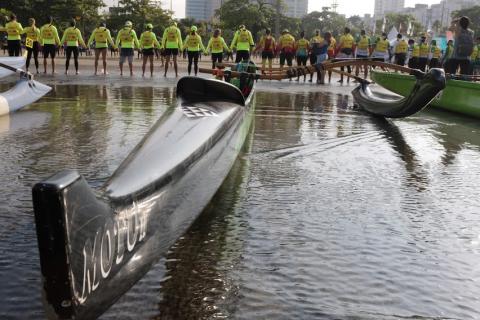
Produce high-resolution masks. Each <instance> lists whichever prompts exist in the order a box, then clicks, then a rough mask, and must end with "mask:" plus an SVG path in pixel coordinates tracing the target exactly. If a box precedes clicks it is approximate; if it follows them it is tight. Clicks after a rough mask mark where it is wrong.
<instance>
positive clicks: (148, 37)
mask: <svg viewBox="0 0 480 320" xmlns="http://www.w3.org/2000/svg"><path fill="white" fill-rule="evenodd" d="M145 29H146V30H145V31H144V32H143V33H142V34H141V35H140V47H141V49H142V55H143V64H142V77H144V76H145V67H146V65H147V60H150V77H153V56H154V55H155V48H158V49H161V46H160V43H159V42H158V40H157V36H156V35H155V33H154V32H153V31H152V30H153V25H152V24H151V23H147V25H146V26H145Z"/></svg>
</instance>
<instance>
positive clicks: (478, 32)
mask: <svg viewBox="0 0 480 320" xmlns="http://www.w3.org/2000/svg"><path fill="white" fill-rule="evenodd" d="M462 16H466V17H469V18H470V21H471V23H470V29H472V30H473V31H475V36H476V37H478V36H480V6H475V7H473V8H467V9H463V10H459V11H454V12H453V13H452V18H459V17H462Z"/></svg>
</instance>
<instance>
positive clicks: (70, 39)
mask: <svg viewBox="0 0 480 320" xmlns="http://www.w3.org/2000/svg"><path fill="white" fill-rule="evenodd" d="M60 42H61V43H62V44H63V43H67V49H66V54H67V58H66V60H65V74H68V67H69V65H70V58H71V57H72V53H73V61H74V63H75V74H78V53H79V49H78V45H79V44H80V45H81V46H83V47H86V45H85V42H84V41H83V38H82V33H81V32H80V29H78V28H77V27H76V23H75V20H72V21H71V22H70V27H68V28H67V29H65V31H64V32H63V37H62V40H61V41H60Z"/></svg>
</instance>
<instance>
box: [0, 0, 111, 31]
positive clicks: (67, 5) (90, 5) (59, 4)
mask: <svg viewBox="0 0 480 320" xmlns="http://www.w3.org/2000/svg"><path fill="white" fill-rule="evenodd" d="M1 6H2V7H3V8H4V9H6V10H9V11H11V12H14V13H15V14H16V15H17V18H18V21H19V22H20V23H22V24H23V25H27V23H28V18H31V17H32V18H35V20H36V21H37V25H39V26H41V25H43V24H44V23H46V21H47V20H48V17H49V16H52V17H53V18H54V20H55V24H57V25H58V27H59V30H60V31H62V30H63V29H64V28H65V27H66V26H67V25H68V23H69V22H70V21H71V20H72V19H73V18H76V20H77V22H78V26H79V27H80V28H82V29H83V30H84V31H85V30H90V29H93V28H95V25H96V24H97V23H98V21H99V19H100V18H101V17H100V15H99V13H98V12H99V9H100V8H102V7H103V6H104V3H103V0H21V1H18V0H17V1H9V2H7V3H5V4H4V5H3V4H2V5H1Z"/></svg>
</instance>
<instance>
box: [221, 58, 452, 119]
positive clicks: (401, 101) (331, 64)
mask: <svg viewBox="0 0 480 320" xmlns="http://www.w3.org/2000/svg"><path fill="white" fill-rule="evenodd" d="M228 66H231V64H220V67H228ZM346 66H361V67H379V68H388V69H392V70H396V71H401V72H405V73H408V74H409V75H411V76H410V79H411V80H412V83H411V85H409V86H408V89H407V90H402V93H403V97H401V96H388V95H384V94H381V95H379V94H377V93H375V92H373V91H372V90H370V84H371V82H370V81H368V80H366V79H363V78H361V77H358V76H354V75H352V74H350V73H347V72H344V71H340V70H337V68H341V67H346ZM259 70H261V71H262V72H263V73H264V74H265V78H266V79H272V80H273V79H277V80H281V79H291V78H295V77H300V76H306V75H309V74H312V73H315V72H318V71H331V72H336V73H339V74H341V75H343V76H346V77H351V78H354V79H355V80H357V82H358V83H359V85H358V86H357V87H356V88H355V89H354V90H353V91H352V95H353V98H354V100H355V102H356V103H357V104H358V105H359V106H360V107H361V108H362V109H364V110H365V111H367V112H369V113H371V114H373V115H375V116H381V117H385V118H403V117H408V116H411V115H413V114H415V113H417V112H419V111H420V110H422V109H424V108H425V107H426V106H428V105H429V104H430V103H431V102H432V101H434V100H435V98H436V97H437V96H438V95H439V94H440V93H441V91H442V90H443V89H444V88H445V83H446V78H445V72H444V71H443V70H442V69H431V70H429V72H427V73H425V72H422V71H420V70H417V69H410V68H407V67H402V66H398V65H394V64H390V63H385V62H381V61H375V60H364V59H355V60H348V59H346V60H337V61H335V60H333V61H326V62H324V63H322V64H321V65H319V66H307V67H304V66H302V67H286V68H273V69H261V68H259ZM377 74H379V73H376V74H375V75H377ZM392 86H394V84H392ZM391 91H393V92H395V90H391Z"/></svg>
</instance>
